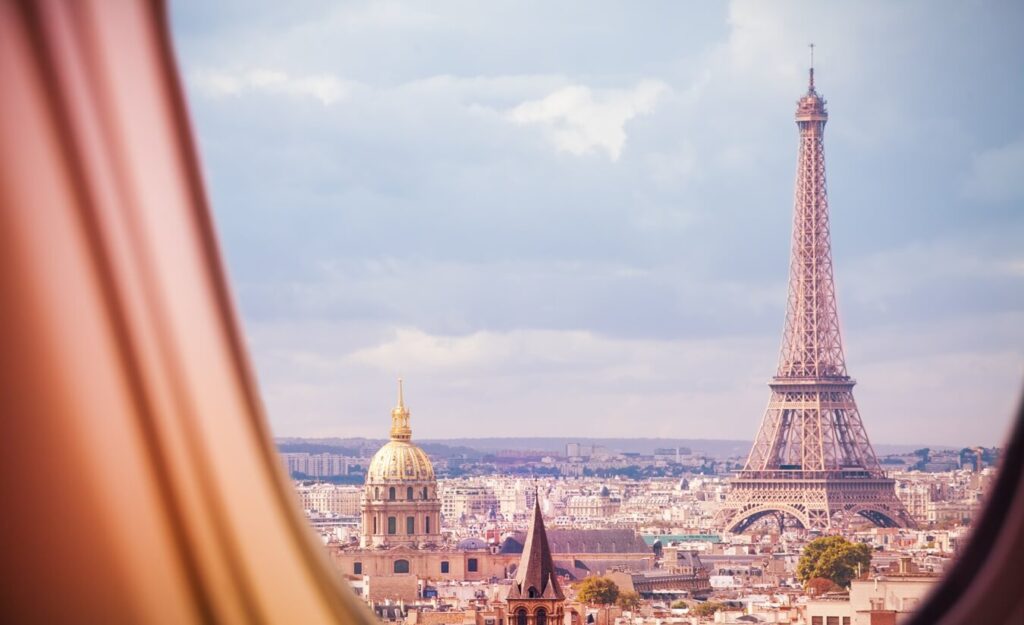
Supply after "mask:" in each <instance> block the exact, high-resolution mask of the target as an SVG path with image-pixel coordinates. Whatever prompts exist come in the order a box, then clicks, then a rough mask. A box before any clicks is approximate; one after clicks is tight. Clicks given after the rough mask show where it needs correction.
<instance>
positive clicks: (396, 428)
mask: <svg viewBox="0 0 1024 625" xmlns="http://www.w3.org/2000/svg"><path fill="white" fill-rule="evenodd" d="M411 438H412V428H410V427H409V409H408V408H406V407H405V393H404V391H403V388H402V378H398V405H397V406H395V409H394V410H392V411H391V440H393V441H407V440H409V439H411Z"/></svg>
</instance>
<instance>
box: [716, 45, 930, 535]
mask: <svg viewBox="0 0 1024 625" xmlns="http://www.w3.org/2000/svg"><path fill="white" fill-rule="evenodd" d="M812 54H813V47H812ZM827 120H828V112H827V111H826V109H825V100H824V98H822V97H821V96H820V95H818V93H817V92H816V91H815V89H814V64H813V57H812V63H811V69H810V84H809V87H808V89H807V94H806V95H804V96H803V97H802V98H800V99H799V100H798V101H797V109H796V124H797V126H798V127H799V129H800V154H799V157H798V159H797V175H796V192H795V195H796V198H795V206H794V209H793V213H794V215H793V248H792V252H791V255H790V276H789V300H788V304H787V310H786V326H785V332H784V334H783V339H782V350H781V354H780V356H779V368H778V371H777V373H776V375H775V377H774V378H773V379H772V381H771V383H770V384H769V387H770V388H771V399H770V400H769V401H768V408H767V410H766V411H765V415H764V419H763V420H762V422H761V429H760V430H759V431H758V433H757V438H756V439H755V441H754V446H753V448H752V449H751V450H750V455H749V457H748V458H747V463H746V465H745V466H744V467H743V470H742V471H740V472H739V474H738V475H737V476H736V477H735V478H733V479H732V480H731V490H730V491H729V493H728V495H727V496H726V501H725V503H724V506H723V508H722V509H721V510H720V511H719V514H718V517H717V522H718V525H719V526H720V527H721V528H723V529H725V530H727V531H732V532H743V531H745V530H746V529H748V528H749V527H750V526H751V525H753V524H754V523H756V522H757V521H758V520H759V519H762V518H763V517H766V516H767V517H769V518H773V517H774V519H775V520H777V521H778V523H779V527H780V529H781V528H783V527H785V524H786V522H787V520H789V519H792V520H795V521H796V522H798V523H799V524H800V525H801V526H803V527H804V528H807V529H815V530H823V531H828V530H831V529H832V528H833V527H836V526H838V525H843V524H845V523H846V522H848V521H849V520H850V519H852V518H854V517H855V516H856V515H860V516H862V517H865V518H867V519H868V520H870V521H871V522H873V523H874V524H876V525H879V526H883V527H913V526H914V525H915V523H914V520H913V518H912V517H911V516H910V515H909V514H908V513H907V511H906V509H905V508H904V506H903V504H902V503H901V502H900V501H899V499H897V498H896V491H895V482H894V481H893V480H892V479H890V478H888V477H886V475H885V472H884V471H882V468H881V466H879V464H878V459H877V458H876V457H875V452H874V449H872V447H871V443H870V442H869V441H868V435H867V432H866V431H865V430H864V424H863V422H861V419H860V414H859V413H858V412H857V404H856V403H855V402H854V399H853V386H854V384H855V382H854V380H853V379H852V378H850V376H849V375H848V374H847V372H846V359H845V356H844V355H843V343H842V338H841V336H840V333H839V313H838V309H837V306H836V294H835V282H834V280H833V276H832V249H831V242H830V237H829V220H828V199H827V197H826V194H825V149H824V131H825V122H826V121H827Z"/></svg>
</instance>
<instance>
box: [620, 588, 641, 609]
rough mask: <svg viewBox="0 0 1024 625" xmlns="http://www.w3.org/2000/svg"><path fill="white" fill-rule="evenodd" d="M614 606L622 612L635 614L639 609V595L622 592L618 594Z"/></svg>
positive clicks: (627, 591)
mask: <svg viewBox="0 0 1024 625" xmlns="http://www.w3.org/2000/svg"><path fill="white" fill-rule="evenodd" d="M615 605H617V606H619V607H620V608H622V609H623V610H629V611H630V612H635V611H636V610H637V608H639V607H640V593H638V592H633V591H631V590H623V591H621V592H619V598H618V599H616V600H615Z"/></svg>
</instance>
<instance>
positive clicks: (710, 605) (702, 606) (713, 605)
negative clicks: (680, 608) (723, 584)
mask: <svg viewBox="0 0 1024 625" xmlns="http://www.w3.org/2000/svg"><path fill="white" fill-rule="evenodd" d="M724 609H725V604H724V603H719V602H717V601H705V602H704V603H698V604H697V605H695V606H693V607H692V608H690V613H692V614H694V615H696V616H711V615H712V614H714V613H715V612H718V611H719V610H724Z"/></svg>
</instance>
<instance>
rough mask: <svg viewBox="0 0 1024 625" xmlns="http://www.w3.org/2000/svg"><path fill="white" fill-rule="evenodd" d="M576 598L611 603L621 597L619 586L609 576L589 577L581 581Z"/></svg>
mask: <svg viewBox="0 0 1024 625" xmlns="http://www.w3.org/2000/svg"><path fill="white" fill-rule="evenodd" d="M576 598H577V599H579V600H580V601H581V602H583V603H590V604H599V605H611V604H613V603H615V600H616V599H618V598H619V587H618V585H616V584H615V582H613V581H612V580H610V579H608V578H607V577H588V578H586V579H584V580H583V581H582V582H580V585H579V588H578V590H577V591H576Z"/></svg>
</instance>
